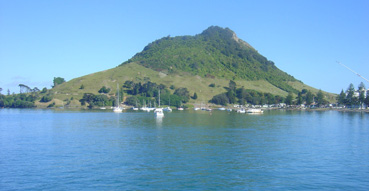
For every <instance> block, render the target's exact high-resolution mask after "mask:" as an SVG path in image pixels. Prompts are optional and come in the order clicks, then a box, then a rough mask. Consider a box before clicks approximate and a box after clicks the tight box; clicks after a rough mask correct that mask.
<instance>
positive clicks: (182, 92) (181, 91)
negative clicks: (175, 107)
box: [174, 88, 190, 102]
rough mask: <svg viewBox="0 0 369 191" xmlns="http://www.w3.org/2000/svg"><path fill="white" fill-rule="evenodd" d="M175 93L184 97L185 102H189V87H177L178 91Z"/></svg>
mask: <svg viewBox="0 0 369 191" xmlns="http://www.w3.org/2000/svg"><path fill="white" fill-rule="evenodd" d="M174 95H177V96H180V97H182V101H183V102H188V100H189V99H190V92H189V91H188V90H187V88H178V89H176V91H174Z"/></svg>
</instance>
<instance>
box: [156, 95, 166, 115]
mask: <svg viewBox="0 0 369 191" xmlns="http://www.w3.org/2000/svg"><path fill="white" fill-rule="evenodd" d="M154 113H155V117H164V112H163V108H160V90H159V107H158V108H156V109H155V110H154Z"/></svg>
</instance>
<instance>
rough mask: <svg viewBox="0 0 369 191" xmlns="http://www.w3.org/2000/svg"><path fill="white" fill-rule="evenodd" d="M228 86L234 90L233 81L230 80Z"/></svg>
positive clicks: (234, 83)
mask: <svg viewBox="0 0 369 191" xmlns="http://www.w3.org/2000/svg"><path fill="white" fill-rule="evenodd" d="M228 86H229V89H231V90H235V89H236V82H234V81H233V80H230V81H229V85H228Z"/></svg>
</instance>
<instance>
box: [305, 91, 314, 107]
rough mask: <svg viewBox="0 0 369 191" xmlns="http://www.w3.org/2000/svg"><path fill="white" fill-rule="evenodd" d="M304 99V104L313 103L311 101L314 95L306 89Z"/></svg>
mask: <svg viewBox="0 0 369 191" xmlns="http://www.w3.org/2000/svg"><path fill="white" fill-rule="evenodd" d="M305 101H306V105H310V104H312V103H313V101H314V95H313V94H312V93H311V91H308V92H307V93H306V98H305Z"/></svg>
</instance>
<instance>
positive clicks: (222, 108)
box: [218, 107, 226, 111]
mask: <svg viewBox="0 0 369 191" xmlns="http://www.w3.org/2000/svg"><path fill="white" fill-rule="evenodd" d="M218 110H220V111H225V110H226V108H224V107H221V108H219V109H218Z"/></svg>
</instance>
